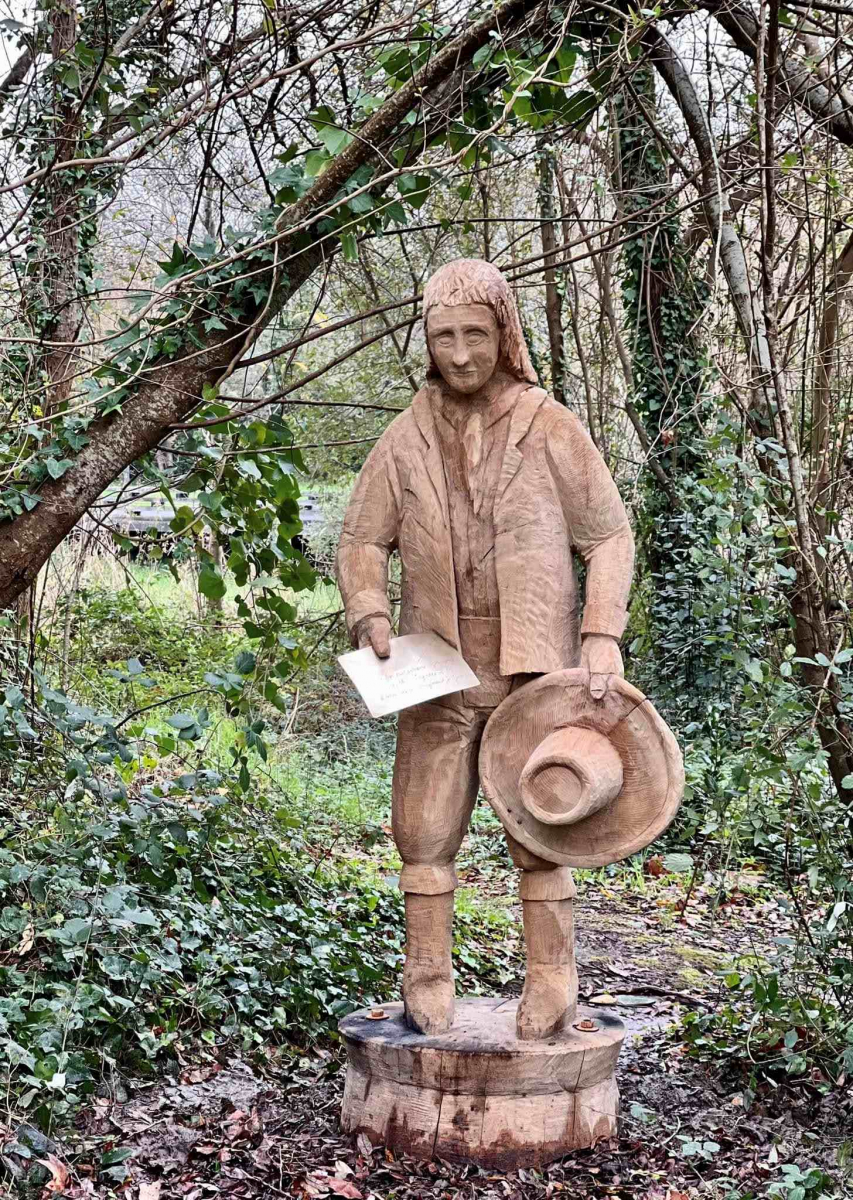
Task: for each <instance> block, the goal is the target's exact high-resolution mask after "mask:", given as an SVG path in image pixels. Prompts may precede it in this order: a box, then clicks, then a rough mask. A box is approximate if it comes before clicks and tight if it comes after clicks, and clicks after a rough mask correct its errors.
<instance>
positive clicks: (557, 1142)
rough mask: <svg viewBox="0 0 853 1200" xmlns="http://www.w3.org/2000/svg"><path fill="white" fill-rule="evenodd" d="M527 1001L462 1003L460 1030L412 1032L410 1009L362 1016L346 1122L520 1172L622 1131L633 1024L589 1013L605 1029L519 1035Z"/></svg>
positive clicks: (417, 1151) (352, 1033) (404, 1148)
mask: <svg viewBox="0 0 853 1200" xmlns="http://www.w3.org/2000/svg"><path fill="white" fill-rule="evenodd" d="M515 1010H516V1002H515V1001H507V1000H485V999H479V998H478V999H468V1000H463V1001H460V1002H459V1005H458V1014H457V1020H456V1023H455V1025H454V1028H453V1030H452V1031H451V1032H449V1033H446V1034H443V1035H440V1036H433V1037H423V1036H418V1035H417V1034H413V1033H412V1032H411V1031H410V1030H409V1029H407V1027H406V1025H405V1023H404V1020H403V1015H402V1008H401V1006H400V1005H389V1006H387V1007H386V1009H385V1011H386V1012H387V1013H388V1014H389V1016H388V1019H387V1020H385V1021H371V1020H368V1019H366V1017H365V1015H364V1014H362V1013H354V1014H353V1015H352V1016H350V1017H347V1018H345V1019H344V1020H343V1021H342V1022H341V1024H340V1030H341V1034H342V1035H343V1038H344V1040H345V1043H346V1047H347V1078H346V1088H345V1092H344V1103H343V1112H342V1118H341V1119H342V1124H343V1127H344V1129H345V1130H346V1131H347V1132H350V1133H358V1132H364V1133H366V1134H367V1136H368V1137H369V1138H370V1139H371V1141H372V1142H374V1144H376V1143H382V1144H385V1145H387V1146H389V1147H391V1148H393V1149H395V1150H398V1151H401V1152H404V1153H406V1154H411V1155H413V1156H415V1157H419V1158H432V1157H441V1158H447V1159H451V1160H454V1159H455V1160H460V1161H465V1162H475V1163H479V1164H480V1165H482V1166H488V1167H493V1168H500V1169H503V1170H513V1169H515V1168H517V1167H519V1166H534V1165H541V1164H542V1163H545V1162H548V1161H550V1160H552V1159H554V1158H558V1157H559V1156H560V1155H562V1154H566V1153H568V1152H569V1151H570V1150H576V1149H581V1148H583V1147H586V1146H590V1145H592V1144H593V1143H594V1142H595V1141H597V1140H598V1139H599V1138H602V1137H610V1136H612V1135H613V1134H615V1132H616V1121H617V1115H618V1107H619V1095H618V1089H617V1087H616V1080H615V1075H614V1072H615V1067H616V1059H617V1057H618V1054H619V1048H620V1046H621V1043H622V1039H623V1036H624V1027H623V1026H622V1024H621V1022H620V1021H618V1020H617V1019H616V1018H615V1017H613V1016H611V1015H610V1014H608V1013H602V1012H601V1010H599V1009H596V1010H594V1011H591V1010H584V1012H583V1014H582V1015H583V1016H591V1017H592V1018H593V1019H594V1021H595V1023H596V1029H595V1030H594V1031H591V1032H588V1033H585V1032H580V1031H579V1030H577V1029H575V1028H573V1027H572V1028H570V1029H568V1030H566V1031H565V1032H563V1033H560V1034H558V1035H556V1036H554V1037H552V1038H548V1039H545V1040H542V1041H538V1042H519V1041H518V1039H517V1038H516V1036H515Z"/></svg>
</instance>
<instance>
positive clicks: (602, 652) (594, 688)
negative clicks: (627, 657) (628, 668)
mask: <svg viewBox="0 0 853 1200" xmlns="http://www.w3.org/2000/svg"><path fill="white" fill-rule="evenodd" d="M581 666H582V667H583V668H584V670H586V671H589V694H590V696H592V698H593V700H601V699H602V698H603V696H604V694H605V692H606V691H607V683H608V676H610V675H620V676H621V675H624V674H625V668H624V666H623V664H622V654H621V651H620V650H619V643H618V642H617V640H616V638H614V637H608V636H607V635H606V634H603V633H588V634H587V635H586V637H585V638H584V639H583V643H582V646H581Z"/></svg>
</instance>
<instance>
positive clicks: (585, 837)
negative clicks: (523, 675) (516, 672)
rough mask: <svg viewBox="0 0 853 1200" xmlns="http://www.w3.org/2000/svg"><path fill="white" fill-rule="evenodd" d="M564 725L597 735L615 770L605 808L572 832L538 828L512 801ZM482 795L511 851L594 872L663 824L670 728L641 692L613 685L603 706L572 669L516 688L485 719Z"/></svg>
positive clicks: (667, 813)
mask: <svg viewBox="0 0 853 1200" xmlns="http://www.w3.org/2000/svg"><path fill="white" fill-rule="evenodd" d="M566 725H579V726H582V727H585V728H588V729H594V730H596V731H597V732H598V733H601V734H604V736H605V737H607V738H608V739H609V740H610V742H611V744H612V745H613V746H614V747H615V748H616V749H617V751H618V752H619V756H620V758H621V760H622V770H623V776H624V778H623V784H622V790H621V791H620V792H619V795H618V796H617V797H616V799H615V800H614V801H612V802H611V803H610V804H608V805H607V806H606V807H605V808H603V809H601V810H600V811H599V812H596V813H593V814H591V815H590V816H588V817H585V818H584V819H583V820H581V821H578V822H577V823H576V824H574V825H548V824H545V823H544V822H542V821H538V820H537V819H536V817H534V816H533V814H532V813H530V812H529V811H528V810H527V809H526V808H525V806H524V804H523V803H522V801H521V793H520V789H519V778H520V776H521V772H522V770H523V768H524V765H525V763H526V762H527V760H528V758H529V757H530V755H531V754H532V753H533V751H534V750H535V749H536V747H537V746H538V745H539V743H540V742H541V741H542V740H543V739H544V738H546V737H547V736H548V734H550V733H553V731H554V730H555V729H560V728H562V727H563V726H566ZM480 779H481V781H482V784H483V791H484V792H485V794H486V797H487V798H488V800H489V803H490V804H491V806H492V808H493V809H494V810H495V812H496V813H497V815H498V817H499V818H500V820H501V822H502V824H503V826H504V828H505V829H507V831H508V832H509V833H511V834H512V836H513V837H514V838H515V839H516V841H517V842H520V843H521V845H522V846H524V847H525V848H526V849H527V850H530V851H531V852H532V853H534V854H537V855H539V856H540V857H541V858H544V859H545V860H546V861H547V862H553V863H557V864H559V865H560V866H567V867H602V866H606V865H607V864H608V863H614V862H619V860H620V859H623V858H628V857H629V856H630V855H632V854H636V853H637V851H639V850H643V849H644V848H645V847H646V846H648V845H649V844H650V843H651V842H653V841H654V840H655V838H656V837H658V836H659V835H660V834H661V833H663V831H664V830H665V829H666V827H667V826H668V825H669V824H670V822H671V821H672V819H673V817H674V816H675V814H676V812H677V811H678V806H679V804H680V803H681V798H682V796H683V794H684V765H683V762H682V757H681V751H680V750H679V748H678V743H677V742H676V740H675V737H674V736H673V733H672V731H671V730H670V728H669V726H668V725H667V724H666V722H665V721H664V720H663V718H662V717H661V716H660V715H659V714H658V713H657V712H656V711H655V709H654V706H653V705H652V703H651V701H650V700H648V699H646V697H645V696H644V695H643V693H642V692H640V691H638V690H637V688H635V687H632V686H631V684H630V683H626V682H625V680H624V679H620V678H619V677H618V676H611V677H610V686H609V688H608V690H607V693H606V694H605V696H604V698H603V699H602V700H593V699H592V697H591V696H590V694H589V675H588V673H587V672H586V671H584V670H581V669H580V668H579V667H575V668H572V669H571V670H565V671H554V672H553V673H552V674H550V675H543V676H541V677H540V678H539V679H536V680H534V681H532V682H531V683H528V684H525V685H524V686H523V687H521V688H519V689H518V691H516V692H513V693H512V695H510V696H508V697H507V699H506V700H504V701H503V703H502V704H500V705H499V706H498V707H497V708H496V709H495V711H494V712H493V713H492V715H491V717H490V718H489V721H488V724H487V725H486V728H485V731H484V733H483V740H482V743H481V746H480Z"/></svg>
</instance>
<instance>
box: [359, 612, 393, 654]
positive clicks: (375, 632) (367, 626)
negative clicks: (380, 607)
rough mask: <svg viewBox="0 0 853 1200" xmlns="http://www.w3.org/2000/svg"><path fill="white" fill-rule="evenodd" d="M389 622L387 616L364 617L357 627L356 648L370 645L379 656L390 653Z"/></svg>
mask: <svg viewBox="0 0 853 1200" xmlns="http://www.w3.org/2000/svg"><path fill="white" fill-rule="evenodd" d="M390 636H391V622H390V621H389V620H388V618H387V617H365V619H364V620H363V621H362V622H361V623H360V625H359V627H358V648H359V650H361V649H362V647H364V646H372V647H373V650H374V653H375V654H377V655H378V656H379V658H388V656H389V655H390V653H391V644H390V641H389V639H390Z"/></svg>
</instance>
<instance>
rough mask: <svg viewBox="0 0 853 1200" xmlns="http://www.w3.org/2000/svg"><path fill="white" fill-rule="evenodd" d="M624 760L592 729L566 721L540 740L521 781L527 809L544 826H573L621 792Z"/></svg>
mask: <svg viewBox="0 0 853 1200" xmlns="http://www.w3.org/2000/svg"><path fill="white" fill-rule="evenodd" d="M622 779H623V776H622V760H621V759H620V757H619V753H618V751H617V750H616V748H615V747H614V746H613V745H612V744H611V743H610V741H609V740H608V739H607V738H606V737H604V735H603V734H600V733H596V731H595V730H594V729H584V728H582V727H581V726H578V725H568V726H566V727H565V728H563V729H557V730H555V731H554V733H552V734H549V736H548V737H546V738H545V740H544V741H542V742H540V743H539V745H538V746H537V747H536V749H535V750H534V751H533V753H532V754H531V755H530V758H528V760H527V763H526V764H525V767H524V770H523V771H522V772H521V778H520V780H519V783H520V787H521V799H522V801H523V803H524V806H525V808H526V809H527V811H528V812H529V813H530V814H531V815H532V816H534V817H535V818H536V819H537V821H542V822H543V824H545V825H574V824H575V823H576V822H577V821H582V820H583V819H584V817H589V816H592V814H593V813H595V812H598V811H599V810H600V809H602V808H604V807H605V805H607V804H610V803H611V802H612V801H613V800H615V799H616V797H617V796H618V795H619V793H620V791H621V790H622Z"/></svg>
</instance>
